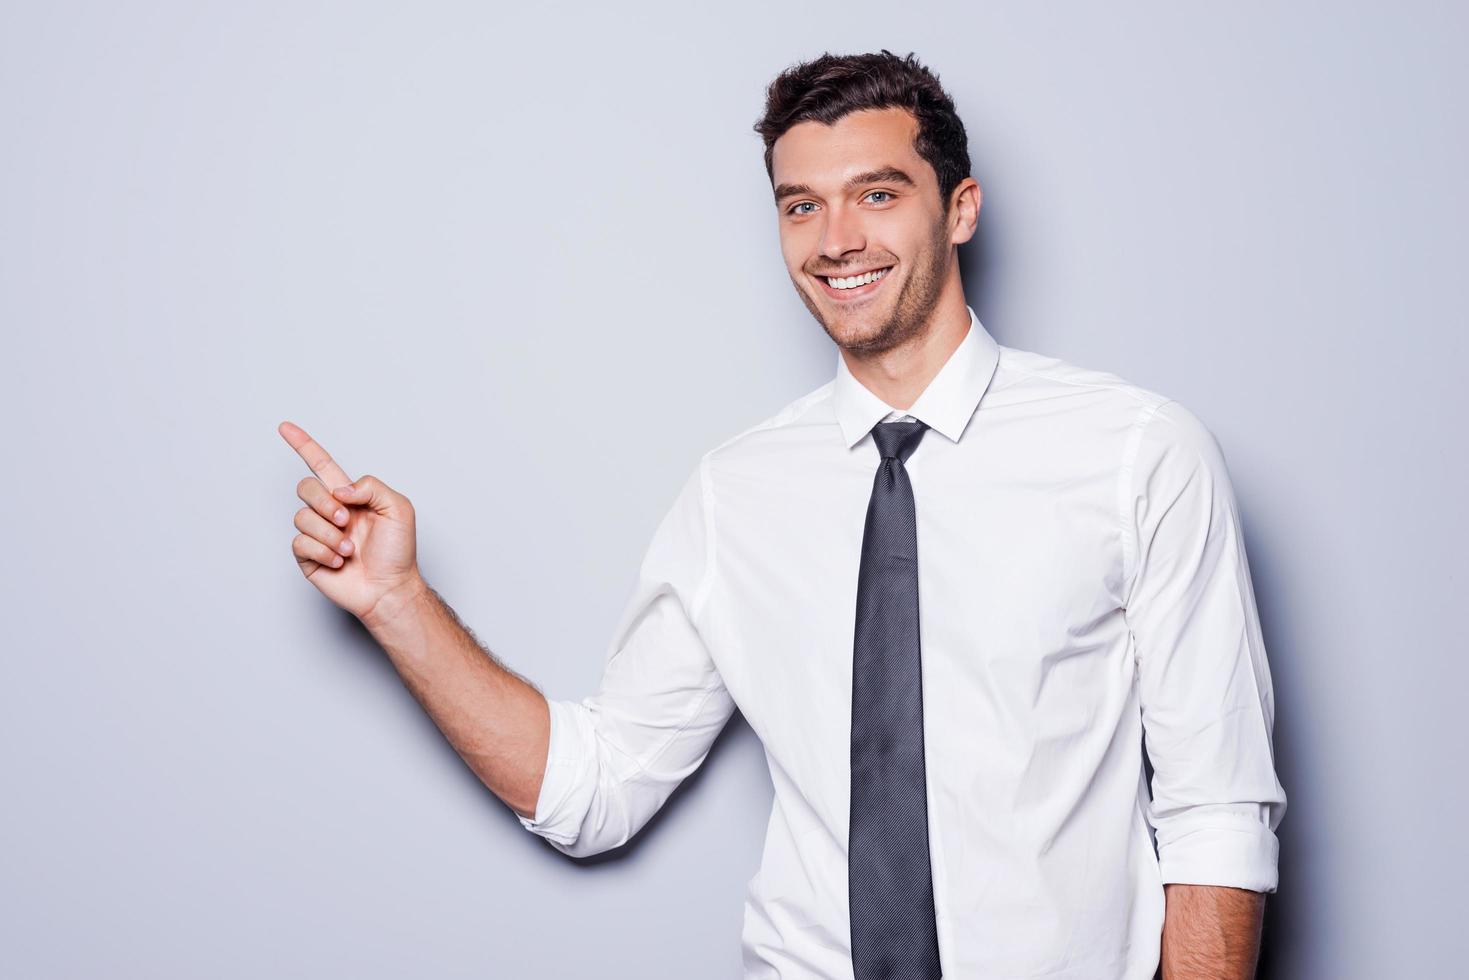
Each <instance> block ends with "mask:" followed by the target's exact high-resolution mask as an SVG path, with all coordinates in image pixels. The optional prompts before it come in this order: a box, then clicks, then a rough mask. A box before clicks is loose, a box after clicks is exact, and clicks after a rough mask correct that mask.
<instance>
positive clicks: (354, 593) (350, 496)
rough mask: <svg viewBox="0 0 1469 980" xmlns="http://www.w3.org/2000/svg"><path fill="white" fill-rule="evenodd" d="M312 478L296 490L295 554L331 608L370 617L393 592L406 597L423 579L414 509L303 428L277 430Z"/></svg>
mask: <svg viewBox="0 0 1469 980" xmlns="http://www.w3.org/2000/svg"><path fill="white" fill-rule="evenodd" d="M277 431H278V432H280V434H281V436H282V438H284V439H285V440H286V442H287V443H289V444H290V446H291V448H292V449H294V450H296V452H297V453H299V454H300V455H301V458H302V459H304V460H305V461H306V465H307V466H309V467H311V471H312V472H313V473H314V474H316V475H315V476H308V477H303V478H302V479H301V482H300V483H298V484H296V496H298V497H300V498H301V500H303V501H304V502H305V503H306V506H305V507H302V508H301V509H300V510H298V511H297V512H296V529H297V530H298V531H300V532H301V533H299V534H297V535H296V537H295V538H294V539H293V540H292V541H291V553H292V554H294V555H295V556H296V562H297V564H298V565H299V566H300V568H301V573H302V574H303V575H305V576H306V580H307V581H309V582H310V583H311V584H312V585H314V586H316V587H317V589H319V590H320V591H321V593H322V594H323V595H325V596H326V597H327V598H328V599H330V600H331V601H332V602H334V603H336V604H337V605H338V606H340V607H342V608H343V609H345V610H347V611H348V612H350V613H352V614H353V615H355V616H356V617H358V618H359V619H366V618H367V617H369V616H370V615H371V614H372V612H373V610H374V609H375V608H376V607H377V606H378V604H379V602H381V601H382V599H383V597H384V596H387V595H389V594H400V595H401V594H406V593H407V592H408V591H410V590H412V589H414V588H415V587H417V585H418V584H419V583H421V582H422V579H421V578H420V577H419V574H418V563H417V546H416V544H415V539H416V532H415V530H414V517H413V505H412V504H411V503H410V502H409V500H408V498H407V497H405V496H403V495H402V494H401V493H398V492H397V491H396V490H394V489H392V488H391V487H389V486H388V485H387V484H386V483H383V482H382V481H381V480H379V479H378V478H377V477H375V476H363V477H360V478H358V479H357V480H355V481H354V480H352V479H350V478H349V477H348V476H347V474H346V472H345V471H343V469H342V468H341V467H340V466H338V465H337V463H336V461H335V460H333V459H332V458H331V456H330V455H328V454H327V451H326V450H325V449H323V448H322V447H321V446H320V445H319V444H318V443H317V442H316V441H315V440H314V439H312V438H311V436H309V435H307V433H306V430H304V429H302V428H301V427H300V426H298V425H295V424H293V423H291V422H282V423H281V424H280V426H279V427H278V428H277Z"/></svg>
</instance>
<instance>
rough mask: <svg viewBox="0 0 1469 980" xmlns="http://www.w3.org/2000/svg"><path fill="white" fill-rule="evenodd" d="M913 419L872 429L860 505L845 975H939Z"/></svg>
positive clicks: (884, 978)
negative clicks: (848, 963) (876, 460)
mask: <svg viewBox="0 0 1469 980" xmlns="http://www.w3.org/2000/svg"><path fill="white" fill-rule="evenodd" d="M927 429H928V426H927V425H925V424H924V423H922V422H881V423H878V424H877V425H875V426H873V428H872V438H873V441H875V442H876V443H877V448H878V451H879V452H880V453H881V455H882V461H881V463H880V464H879V465H878V468H877V476H876V478H875V479H874V480H873V484H872V497H871V499H870V500H869V501H868V504H867V524H866V527H865V529H864V530H863V534H862V563H861V567H860V570H859V571H858V575H857V628H856V639H855V643H854V649H853V659H852V809H851V814H850V824H849V828H850V833H849V842H848V851H847V871H848V885H847V889H848V898H849V900H850V905H851V918H852V968H853V973H854V974H855V977H856V980H879V978H881V980H938V978H939V977H940V976H941V973H940V966H939V948H938V923H937V921H936V919H935V917H934V898H933V873H932V869H931V868H930V866H929V859H928V801H927V794H926V777H925V775H924V760H923V679H922V675H921V673H920V659H919V644H918V521H917V513H916V511H915V508H914V503H913V484H912V483H911V482H910V481H909V479H908V471H907V469H906V468H905V467H904V465H903V464H904V463H905V462H907V460H908V457H909V456H911V455H912V454H913V450H915V449H917V448H918V443H919V442H920V441H921V440H922V439H923V433H924V432H925V431H927Z"/></svg>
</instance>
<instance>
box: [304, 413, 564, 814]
mask: <svg viewBox="0 0 1469 980" xmlns="http://www.w3.org/2000/svg"><path fill="white" fill-rule="evenodd" d="M279 431H280V434H281V436H282V437H283V438H284V439H285V440H286V442H288V443H289V444H290V445H291V447H292V448H293V449H295V450H296V451H297V452H298V453H299V454H300V455H301V457H302V459H304V460H305V461H306V463H307V465H308V466H310V467H311V470H312V473H313V474H314V475H313V476H310V477H306V478H305V479H303V480H302V481H301V482H300V483H299V484H297V487H296V492H297V496H298V497H300V498H301V500H302V501H304V502H305V504H306V506H304V507H302V508H301V509H300V510H299V511H297V512H296V521H295V523H296V528H297V530H298V531H299V532H300V533H298V534H297V535H296V537H295V539H293V541H292V546H291V550H292V553H293V554H294V555H295V556H296V561H297V564H298V565H299V567H300V569H301V572H302V574H304V575H305V576H306V579H307V580H308V581H309V582H311V583H312V584H313V585H315V586H316V587H317V589H319V590H320V591H321V592H322V594H324V595H325V596H326V597H327V598H329V599H331V600H332V601H333V602H335V603H336V604H337V605H339V606H341V607H342V608H343V609H346V610H347V611H348V612H351V613H352V614H353V615H355V616H357V617H358V619H360V620H361V621H362V623H363V625H364V626H366V627H367V629H368V630H369V631H370V632H371V633H372V636H373V638H374V639H376V640H377V642H378V643H379V644H381V645H382V648H383V650H384V651H386V652H387V654H388V657H389V659H390V660H391V661H392V664H393V666H394V667H395V668H396V669H397V671H398V674H399V676H400V677H402V679H403V682H404V684H405V685H406V686H407V688H408V690H409V691H410V692H411V693H412V694H413V696H414V698H416V699H417V700H418V703H419V704H420V705H422V706H423V708H424V710H425V711H426V712H427V713H428V715H429V717H430V718H432V719H433V721H434V724H436V725H437V726H438V727H439V730H440V731H441V732H443V733H444V736H445V737H446V738H447V739H448V740H449V743H450V744H451V745H452V746H453V747H454V750H455V751H456V752H458V753H459V755H460V757H461V758H462V759H464V761H465V763H466V764H468V766H469V767H470V769H472V770H473V771H474V773H475V775H476V776H478V777H479V778H480V780H481V781H482V782H483V783H484V784H485V785H486V786H488V787H489V788H490V790H491V791H492V792H494V793H495V795H496V796H498V797H500V799H501V800H503V801H504V802H505V804H506V805H507V806H509V807H510V808H511V809H512V810H514V811H515V812H516V813H517V814H518V815H520V816H521V817H523V818H524V817H528V816H533V815H534V814H535V810H536V800H537V798H538V797H539V795H540V791H541V780H542V778H543V775H544V773H545V768H546V755H547V746H548V744H549V741H550V719H549V709H548V707H547V704H546V699H545V698H544V697H543V696H542V695H541V693H540V692H539V691H538V690H536V689H535V687H534V686H532V685H531V684H530V682H529V681H527V680H525V679H524V678H522V677H521V676H520V675H518V674H516V673H514V672H513V671H511V670H509V669H508V668H506V667H505V666H504V665H503V664H502V663H500V661H499V660H497V659H496V658H495V657H494V655H493V654H491V653H490V652H489V651H488V650H486V649H484V648H483V647H481V646H480V644H479V643H478V641H477V640H476V639H475V637H474V635H473V633H472V632H471V631H470V630H469V629H468V628H466V627H465V626H464V625H463V624H462V623H461V622H460V621H459V617H458V616H456V615H455V614H454V611H453V610H452V609H451V608H449V606H448V605H447V604H446V603H445V602H444V601H443V600H442V599H441V598H440V597H439V595H438V593H437V592H435V591H434V590H433V589H432V588H430V587H429V585H428V583H427V582H425V581H424V579H423V577H422V575H420V574H419V570H418V564H417V557H416V556H417V552H416V541H415V536H416V532H415V524H414V513H413V505H412V503H410V502H409V500H408V498H407V497H405V496H404V495H403V494H401V493H398V492H397V491H395V490H394V489H392V488H391V487H389V486H388V485H387V484H385V483H383V482H382V481H381V480H379V479H378V478H377V477H374V476H363V477H360V478H358V479H357V480H356V481H353V480H351V479H350V478H349V477H348V476H347V474H346V472H344V471H343V470H342V468H341V467H340V466H339V465H338V464H337V463H336V462H335V461H334V460H333V459H332V458H331V456H330V455H329V454H328V453H327V452H326V450H325V449H323V448H322V447H321V446H320V445H319V444H318V443H316V442H315V441H314V440H313V439H312V438H311V437H310V436H309V435H307V433H306V432H305V431H304V430H303V429H301V428H300V427H299V426H296V425H293V424H292V423H290V422H283V423H281V425H280V428H279Z"/></svg>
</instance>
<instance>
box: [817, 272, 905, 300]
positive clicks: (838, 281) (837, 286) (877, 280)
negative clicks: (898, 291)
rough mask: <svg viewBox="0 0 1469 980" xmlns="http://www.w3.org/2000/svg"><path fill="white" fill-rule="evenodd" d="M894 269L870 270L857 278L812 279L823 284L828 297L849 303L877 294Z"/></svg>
mask: <svg viewBox="0 0 1469 980" xmlns="http://www.w3.org/2000/svg"><path fill="white" fill-rule="evenodd" d="M892 268H893V267H892V266H890V265H889V266H883V267H881V268H878V269H869V270H867V271H866V272H864V273H861V274H859V275H855V276H813V277H812V278H814V279H815V280H816V281H817V282H819V283H821V289H822V291H823V292H825V293H826V295H827V296H829V297H831V298H832V299H835V300H841V301H847V300H854V299H858V298H860V297H863V296H870V295H872V294H873V293H875V292H877V290H878V288H879V287H880V286H881V285H882V284H883V281H884V280H885V279H887V277H888V273H889V272H890V271H892Z"/></svg>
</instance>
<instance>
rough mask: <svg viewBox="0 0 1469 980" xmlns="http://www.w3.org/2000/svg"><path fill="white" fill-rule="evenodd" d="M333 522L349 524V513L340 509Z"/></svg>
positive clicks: (334, 515) (333, 516)
mask: <svg viewBox="0 0 1469 980" xmlns="http://www.w3.org/2000/svg"><path fill="white" fill-rule="evenodd" d="M332 520H334V521H336V522H337V523H338V524H346V523H347V512H346V511H345V510H343V509H342V508H340V507H338V508H337V512H336V513H335V514H333V515H332Z"/></svg>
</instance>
